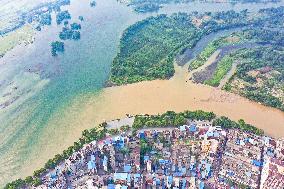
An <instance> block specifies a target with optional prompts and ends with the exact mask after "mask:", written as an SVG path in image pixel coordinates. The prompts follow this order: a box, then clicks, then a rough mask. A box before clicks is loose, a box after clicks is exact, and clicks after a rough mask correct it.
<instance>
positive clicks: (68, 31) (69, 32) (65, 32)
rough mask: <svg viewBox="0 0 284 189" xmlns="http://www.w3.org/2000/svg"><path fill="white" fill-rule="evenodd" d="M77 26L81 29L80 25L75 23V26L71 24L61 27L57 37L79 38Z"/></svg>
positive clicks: (63, 38)
mask: <svg viewBox="0 0 284 189" xmlns="http://www.w3.org/2000/svg"><path fill="white" fill-rule="evenodd" d="M78 28H80V29H81V25H76V26H74V25H73V26H72V24H71V28H69V27H63V28H62V31H61V32H60V33H59V38H60V39H61V40H68V39H69V40H70V39H73V40H79V39H80V38H81V34H80V32H79V31H77V30H78Z"/></svg>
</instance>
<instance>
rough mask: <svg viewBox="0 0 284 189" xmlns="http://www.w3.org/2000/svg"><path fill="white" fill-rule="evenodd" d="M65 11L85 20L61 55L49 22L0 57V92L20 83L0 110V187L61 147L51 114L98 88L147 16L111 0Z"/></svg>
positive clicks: (207, 7) (74, 4) (76, 1)
mask: <svg viewBox="0 0 284 189" xmlns="http://www.w3.org/2000/svg"><path fill="white" fill-rule="evenodd" d="M220 5H221V6H220ZM272 5H273V4H265V5H264V4H251V5H250V6H248V5H242V4H240V5H235V6H233V5H230V4H206V3H192V4H189V5H183V6H181V5H177V6H176V5H169V6H166V7H165V8H164V9H161V11H160V12H159V13H173V12H178V11H180V10H182V11H186V12H191V11H194V10H196V11H200V12H203V11H218V10H229V9H232V8H234V9H236V10H242V9H245V8H248V7H250V9H251V10H257V9H259V8H263V7H269V6H272ZM273 6H276V5H273ZM64 9H68V10H69V12H70V13H71V15H72V19H73V20H74V21H77V20H76V19H77V18H78V16H81V15H82V16H83V17H84V20H85V21H84V22H83V23H82V30H81V39H80V40H79V41H76V42H75V41H69V42H66V44H65V46H66V48H65V52H64V54H62V55H59V56H58V57H56V58H54V57H51V54H50V46H49V44H50V42H51V41H54V40H57V39H58V36H57V35H58V32H59V31H60V29H61V28H60V27H58V26H56V24H53V25H52V26H50V27H47V28H45V29H44V30H43V31H41V32H40V33H38V34H37V36H36V40H35V42H34V43H33V44H32V45H29V46H27V47H22V48H18V49H15V50H13V51H11V52H10V53H8V54H7V55H6V56H5V57H4V58H2V59H1V60H0V92H2V93H0V94H4V92H5V90H6V89H7V88H9V87H10V86H13V85H17V86H19V87H20V91H21V92H19V94H18V95H19V96H20V98H19V99H18V100H17V101H15V102H14V103H13V104H12V105H11V106H9V107H8V108H6V109H2V110H0V187H1V186H2V185H3V184H5V183H6V182H8V181H11V180H13V179H16V178H18V177H19V176H27V175H29V174H31V173H30V172H26V167H29V165H30V164H31V165H30V166H32V167H37V166H38V165H34V164H33V161H35V160H36V159H37V158H45V159H48V158H50V157H43V155H42V154H41V152H42V151H46V150H49V149H50V148H56V147H57V146H60V144H53V141H52V137H53V136H52V135H53V134H54V135H56V136H58V135H60V134H62V135H63V136H62V141H64V134H66V135H68V133H69V132H71V131H70V130H69V128H68V127H63V126H61V125H55V126H52V127H51V126H50V127H49V126H48V124H47V123H48V122H49V121H50V120H51V119H52V118H53V116H54V115H57V116H59V117H60V114H61V112H62V110H64V109H65V107H68V106H69V105H70V104H71V102H72V100H73V99H74V98H76V97H77V96H78V95H80V94H86V93H92V94H96V93H99V92H100V89H102V88H103V86H104V83H105V81H106V80H107V78H108V75H109V72H110V67H111V62H112V60H113V58H114V57H115V55H116V53H117V50H118V49H117V46H118V44H119V38H120V36H121V34H122V32H123V30H124V29H126V28H127V27H128V26H129V25H131V24H133V23H135V22H136V21H138V20H141V19H143V18H145V17H147V16H150V14H147V15H142V14H136V13H134V12H133V11H132V10H131V8H130V7H126V6H124V5H121V4H119V3H117V2H116V0H98V1H97V6H96V7H95V8H91V7H90V6H89V3H88V1H86V2H85V3H84V2H83V1H80V0H71V5H70V6H66V7H64ZM155 14H156V13H155ZM1 63H5V64H1ZM38 67H40V71H39V74H34V73H32V74H31V73H27V70H29V69H34V68H38ZM24 76H25V77H24ZM11 82H12V84H11ZM3 91H4V92H3ZM78 111H79V110H78ZM64 113H66V112H64ZM67 113H68V112H67ZM59 132H60V134H58V133H59Z"/></svg>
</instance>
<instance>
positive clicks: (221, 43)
mask: <svg viewBox="0 0 284 189" xmlns="http://www.w3.org/2000/svg"><path fill="white" fill-rule="evenodd" d="M283 14H284V7H278V8H270V9H262V10H260V11H259V12H258V14H256V15H252V14H250V13H249V12H247V11H246V10H245V11H241V12H235V11H228V12H217V13H210V12H208V13H205V14H199V13H197V12H194V13H193V14H185V13H178V14H173V15H171V16H167V15H159V16H157V17H150V18H147V19H145V20H143V21H140V22H138V23H136V24H134V25H132V26H130V27H129V28H128V29H127V30H126V31H125V32H124V33H123V36H122V38H121V42H120V46H119V53H118V54H117V56H116V57H115V59H114V61H113V65H112V69H111V76H110V79H109V82H108V85H122V84H128V83H135V82H139V81H145V80H154V79H169V78H170V77H172V76H173V74H174V66H173V62H174V60H175V57H176V56H177V55H179V54H182V53H184V52H185V51H186V50H187V49H191V48H193V47H194V46H195V45H196V43H197V42H198V41H199V40H200V39H202V38H203V37H205V36H206V35H208V34H210V33H214V32H217V31H221V30H226V29H232V28H238V29H240V30H241V31H240V32H239V33H237V32H236V33H235V34H234V35H235V36H227V37H225V38H224V37H223V38H221V39H216V40H214V41H213V42H211V43H209V45H208V47H206V48H205V49H204V50H203V52H201V54H199V55H198V56H197V57H196V59H195V60H194V61H192V62H191V63H190V64H189V69H190V71H192V70H194V69H196V68H199V67H201V66H203V65H204V64H205V62H206V61H207V60H208V58H209V57H210V56H211V55H212V54H213V53H214V52H216V51H217V50H220V48H224V49H223V51H224V52H222V54H223V55H221V56H219V59H220V61H216V62H215V63H214V64H212V65H209V66H208V68H209V69H208V71H207V72H206V69H205V72H204V70H202V71H201V72H199V73H195V74H194V75H193V80H194V81H198V79H196V78H200V77H199V76H201V80H202V82H201V83H204V84H209V85H212V86H219V84H220V82H221V81H222V82H224V81H223V79H224V78H225V76H227V73H228V72H229V71H230V70H231V68H232V67H233V66H235V64H234V62H236V61H238V62H242V63H240V64H238V65H237V73H239V74H234V72H233V74H232V75H231V76H228V77H229V79H228V80H229V81H230V82H232V81H233V80H232V79H230V78H231V77H234V78H237V77H242V78H243V79H244V78H245V79H246V80H244V82H243V84H244V85H246V84H247V85H246V87H244V88H242V90H240V89H237V86H238V85H237V84H236V85H234V86H235V89H234V87H230V86H229V84H228V85H226V89H227V90H231V91H234V92H237V93H239V94H241V95H243V96H246V97H248V98H249V99H252V100H256V101H258V102H261V103H264V104H266V105H269V106H272V107H276V108H279V109H282V110H283V95H282V94H283V64H281V63H282V62H283V57H282V56H283V53H282V52H283V32H281V31H283V26H282V25H281V22H282V23H283V18H284V17H283ZM269 28H270V29H269ZM271 28H273V29H271ZM261 31H265V32H262V33H261ZM244 48H246V50H243V49H244ZM267 51H271V52H273V54H271V53H265V52H267ZM230 53H237V54H235V56H233V55H232V54H230ZM240 53H241V56H240ZM251 53H253V54H255V55H254V57H255V58H254V60H253V61H254V63H253V65H254V66H252V64H251V63H249V60H248V58H250V61H252V56H250V54H251ZM253 54H252V55H253ZM268 54H269V55H268ZM256 56H258V57H256ZM241 58H242V60H240V59H241ZM237 59H238V60H237ZM245 62H246V63H245ZM263 69H266V70H267V69H269V70H270V71H272V70H274V71H273V72H271V73H274V74H269V75H267V76H266V77H269V78H270V79H269V81H266V82H269V83H268V85H265V84H264V82H259V83H256V82H255V83H254V84H252V82H253V81H256V78H255V79H252V77H248V76H244V72H249V73H251V72H250V71H253V70H255V71H261V70H263ZM203 72H204V73H203ZM241 72H242V74H240V73H241ZM241 75H242V76H241ZM203 76H204V78H202V77H203ZM259 76H260V75H259ZM262 77H265V76H262ZM249 79H250V80H249ZM264 80H265V79H263V81H264ZM238 81H240V80H238ZM249 81H250V82H251V84H249ZM258 81H260V80H259V79H258ZM199 82H200V81H199ZM225 83H226V82H225ZM223 85H224V84H223ZM224 88H225V87H224ZM233 89H234V90H233Z"/></svg>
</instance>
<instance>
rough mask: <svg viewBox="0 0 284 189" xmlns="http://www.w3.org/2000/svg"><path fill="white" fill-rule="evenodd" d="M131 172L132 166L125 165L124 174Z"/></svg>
mask: <svg viewBox="0 0 284 189" xmlns="http://www.w3.org/2000/svg"><path fill="white" fill-rule="evenodd" d="M130 171H131V166H130V165H124V172H127V173H129V172H130Z"/></svg>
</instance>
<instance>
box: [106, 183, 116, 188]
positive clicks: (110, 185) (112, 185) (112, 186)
mask: <svg viewBox="0 0 284 189" xmlns="http://www.w3.org/2000/svg"><path fill="white" fill-rule="evenodd" d="M107 189H115V187H114V184H109V185H108V186H107Z"/></svg>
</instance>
